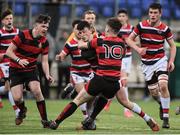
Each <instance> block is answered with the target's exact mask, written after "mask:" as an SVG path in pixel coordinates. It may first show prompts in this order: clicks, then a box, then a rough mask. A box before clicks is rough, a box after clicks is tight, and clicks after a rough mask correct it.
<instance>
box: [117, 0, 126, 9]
mask: <svg viewBox="0 0 180 135" xmlns="http://www.w3.org/2000/svg"><path fill="white" fill-rule="evenodd" d="M118 6H119V8H127V1H126V0H119V4H118Z"/></svg>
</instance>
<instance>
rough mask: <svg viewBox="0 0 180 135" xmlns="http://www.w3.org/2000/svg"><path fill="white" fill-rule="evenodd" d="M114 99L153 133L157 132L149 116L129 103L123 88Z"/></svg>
mask: <svg viewBox="0 0 180 135" xmlns="http://www.w3.org/2000/svg"><path fill="white" fill-rule="evenodd" d="M116 97H117V99H118V101H119V103H120V104H122V105H123V106H124V107H126V108H128V109H130V110H131V111H133V112H135V113H136V114H138V115H139V116H140V117H142V118H143V119H144V120H145V121H146V123H147V124H148V126H149V127H150V128H151V129H152V130H153V131H158V130H159V126H158V124H157V123H156V122H155V121H154V120H153V119H152V118H151V117H150V116H149V115H147V114H146V113H145V112H144V111H142V109H141V107H140V106H139V105H138V104H136V103H133V102H131V101H129V99H128V98H127V97H126V94H125V90H124V88H123V87H122V88H121V89H120V90H119V91H118V92H117V94H116Z"/></svg>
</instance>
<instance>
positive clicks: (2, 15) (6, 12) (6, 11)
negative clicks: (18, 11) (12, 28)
mask: <svg viewBox="0 0 180 135" xmlns="http://www.w3.org/2000/svg"><path fill="white" fill-rule="evenodd" d="M8 15H13V12H12V10H11V9H9V8H8V9H6V10H5V11H4V12H2V14H1V20H3V19H4V18H5V17H6V16H8Z"/></svg>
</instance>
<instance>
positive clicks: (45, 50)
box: [42, 40, 49, 55]
mask: <svg viewBox="0 0 180 135" xmlns="http://www.w3.org/2000/svg"><path fill="white" fill-rule="evenodd" d="M48 51H49V42H48V40H46V42H45V43H43V48H42V54H43V55H46V54H48Z"/></svg>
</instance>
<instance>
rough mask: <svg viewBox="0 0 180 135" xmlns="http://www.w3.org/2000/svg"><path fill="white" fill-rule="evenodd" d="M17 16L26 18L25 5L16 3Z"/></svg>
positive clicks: (15, 11)
mask: <svg viewBox="0 0 180 135" xmlns="http://www.w3.org/2000/svg"><path fill="white" fill-rule="evenodd" d="M14 13H15V15H19V16H24V15H25V14H26V10H25V3H15V8H14Z"/></svg>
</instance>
